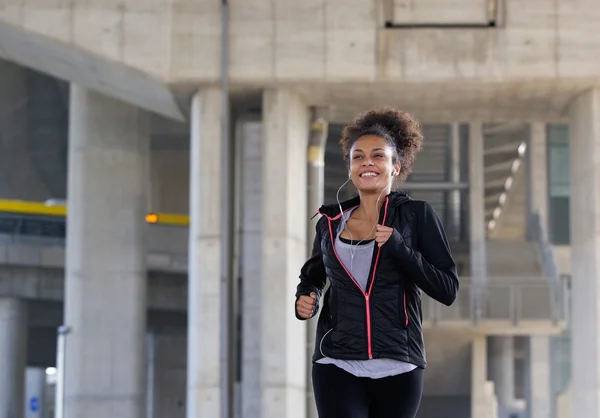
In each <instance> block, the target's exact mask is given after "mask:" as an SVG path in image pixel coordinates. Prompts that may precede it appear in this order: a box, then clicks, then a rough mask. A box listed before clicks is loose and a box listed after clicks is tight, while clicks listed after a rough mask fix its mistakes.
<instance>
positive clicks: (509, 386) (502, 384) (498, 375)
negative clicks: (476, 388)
mask: <svg viewBox="0 0 600 418" xmlns="http://www.w3.org/2000/svg"><path fill="white" fill-rule="evenodd" d="M489 355H490V357H489V366H490V367H489V368H490V379H491V380H493V381H494V387H495V393H496V397H497V398H498V406H499V407H500V410H501V412H502V415H501V417H508V416H509V415H508V411H509V410H510V408H512V405H513V403H514V400H515V348H514V337H511V336H508V337H504V336H502V337H490V338H489Z"/></svg>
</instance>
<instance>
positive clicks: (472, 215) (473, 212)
mask: <svg viewBox="0 0 600 418" xmlns="http://www.w3.org/2000/svg"><path fill="white" fill-rule="evenodd" d="M483 151H484V142H483V127H482V124H481V123H480V122H472V123H470V124H469V231H470V244H471V248H470V260H471V280H472V284H473V285H478V286H485V285H486V284H487V251H486V235H487V234H486V231H487V225H486V223H485V171H484V160H483V156H484V154H483ZM484 295H485V287H482V288H479V289H473V292H472V294H471V297H473V298H475V299H474V300H472V304H471V306H472V307H474V308H475V314H476V318H478V317H479V316H480V315H482V314H484V312H485V305H486V303H485V299H484Z"/></svg>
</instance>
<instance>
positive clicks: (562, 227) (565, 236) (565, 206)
mask: <svg viewBox="0 0 600 418" xmlns="http://www.w3.org/2000/svg"><path fill="white" fill-rule="evenodd" d="M570 194H571V191H570V179H569V128H568V126H567V125H563V124H561V125H548V199H549V202H548V205H549V225H548V229H549V231H548V232H549V236H550V240H551V241H552V242H553V243H554V244H558V245H569V244H570V241H571V239H570V238H571V230H570V215H569V204H570V203H569V201H570Z"/></svg>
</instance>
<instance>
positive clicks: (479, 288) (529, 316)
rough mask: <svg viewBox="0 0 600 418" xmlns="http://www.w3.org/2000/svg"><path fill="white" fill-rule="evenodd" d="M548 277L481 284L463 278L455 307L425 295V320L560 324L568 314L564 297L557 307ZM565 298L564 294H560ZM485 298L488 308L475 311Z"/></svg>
mask: <svg viewBox="0 0 600 418" xmlns="http://www.w3.org/2000/svg"><path fill="white" fill-rule="evenodd" d="M553 287H554V286H552V285H551V284H550V283H549V282H548V280H547V279H546V278H545V277H518V278H515V277H490V278H489V281H488V283H486V284H479V283H478V282H477V281H476V280H471V279H470V278H461V285H460V290H459V295H458V297H457V299H456V301H455V302H454V303H453V304H452V305H451V306H445V305H442V304H441V303H438V302H436V301H434V300H432V299H431V298H429V297H427V296H425V295H423V297H422V303H423V320H424V321H426V322H431V323H433V324H436V323H439V322H442V321H443V322H452V321H469V322H471V323H473V324H477V323H478V322H481V321H489V320H491V321H509V322H511V323H512V324H513V325H515V326H516V325H518V324H519V323H520V322H522V321H528V320H532V321H539V320H547V319H552V321H553V322H554V323H555V324H557V323H558V321H559V320H560V319H563V320H564V319H566V317H565V316H564V315H563V316H562V318H561V316H560V315H559V316H556V315H555V312H554V310H555V308H558V309H557V311H558V312H565V309H564V306H563V305H564V304H563V303H562V300H563V299H562V298H561V302H560V305H559V306H554V305H553V303H552V299H551V298H549V297H548V294H550V293H552V292H554V289H553ZM560 294H561V296H562V294H563V292H562V291H561V292H560ZM483 297H485V299H486V304H485V309H483V310H481V311H479V312H475V311H474V310H473V309H472V306H473V304H476V305H479V306H481V304H478V299H480V298H483Z"/></svg>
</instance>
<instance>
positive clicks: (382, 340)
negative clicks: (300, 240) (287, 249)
mask: <svg viewBox="0 0 600 418" xmlns="http://www.w3.org/2000/svg"><path fill="white" fill-rule="evenodd" d="M359 203H360V199H359V198H358V197H357V198H354V199H352V200H349V201H347V202H344V203H342V210H343V211H347V210H349V209H351V208H353V207H355V206H358V204H359ZM319 213H320V214H321V215H323V216H322V217H321V218H320V219H319V221H318V222H317V228H316V229H317V231H316V236H315V241H314V246H313V251H312V256H311V257H310V259H309V260H308V261H307V262H306V263H305V264H304V266H303V267H302V270H301V273H300V283H299V284H298V287H297V291H296V299H297V298H298V297H300V296H301V295H309V294H310V293H311V292H316V294H317V295H318V297H317V306H318V303H319V300H320V299H321V296H322V292H323V289H324V288H325V284H326V282H327V279H329V282H330V287H329V289H328V290H327V292H326V293H325V295H324V302H323V309H322V311H321V314H320V317H319V322H318V325H317V335H316V344H315V351H314V355H313V362H314V361H317V360H318V359H320V358H322V357H323V356H327V357H331V358H336V359H343V360H366V359H371V358H391V359H396V360H401V361H404V362H407V363H412V364H415V365H416V366H418V367H423V368H424V367H426V364H427V361H426V356H425V347H424V343H423V329H422V324H421V323H422V310H421V290H422V291H423V292H425V293H426V294H427V295H429V296H431V297H432V298H433V299H435V300H437V301H439V302H441V303H443V304H445V305H448V306H450V305H451V304H452V303H453V302H454V300H455V299H456V295H457V293H458V287H459V284H458V276H457V273H456V267H455V264H454V260H453V259H452V256H451V254H450V249H449V246H448V240H447V238H446V234H445V232H444V229H443V227H442V224H441V222H440V220H439V218H438V216H437V215H436V213H435V211H434V210H433V208H432V207H431V206H430V205H429V204H428V203H426V202H422V201H417V200H413V199H411V198H410V197H408V196H407V195H406V194H405V193H401V192H393V193H391V194H390V195H388V196H387V197H386V199H385V202H384V204H383V206H382V210H381V213H380V219H379V223H380V224H382V225H385V226H389V227H393V228H394V232H393V233H392V235H391V237H390V238H389V239H388V241H387V242H386V243H385V244H384V245H382V246H381V247H378V246H377V245H375V250H374V255H373V261H372V263H371V270H370V273H369V280H368V282H367V290H366V291H363V290H362V288H361V287H360V286H359V285H358V283H357V282H356V281H355V280H354V278H353V277H352V276H351V275H350V274H349V273H348V272H347V270H346V269H345V268H344V266H343V265H342V264H341V262H340V261H339V259H338V257H337V254H336V251H335V245H334V240H335V231H337V229H338V225H339V222H340V221H341V214H340V208H339V205H337V204H334V205H328V206H322V207H321V209H319ZM315 311H316V309H315ZM296 317H297V318H298V319H302V318H300V317H299V316H298V313H297V312H296Z"/></svg>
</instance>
